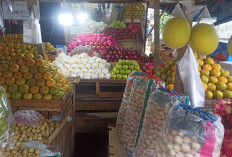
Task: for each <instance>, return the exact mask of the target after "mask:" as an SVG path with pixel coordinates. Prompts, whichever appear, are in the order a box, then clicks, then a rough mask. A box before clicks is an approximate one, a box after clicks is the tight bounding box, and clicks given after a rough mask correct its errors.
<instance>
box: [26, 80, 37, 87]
mask: <svg viewBox="0 0 232 157" xmlns="http://www.w3.org/2000/svg"><path fill="white" fill-rule="evenodd" d="M27 85H28V86H34V85H36V80H35V79H29V80H27Z"/></svg>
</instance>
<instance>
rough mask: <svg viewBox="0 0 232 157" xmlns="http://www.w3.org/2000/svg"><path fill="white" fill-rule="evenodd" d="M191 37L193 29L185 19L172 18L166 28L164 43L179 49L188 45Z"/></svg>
mask: <svg viewBox="0 0 232 157" xmlns="http://www.w3.org/2000/svg"><path fill="white" fill-rule="evenodd" d="M190 35H191V28H190V25H189V23H188V21H187V20H186V19H184V18H179V17H177V18H172V19H170V20H169V21H168V22H167V23H166V24H165V26H164V29H163V41H164V43H165V44H166V45H167V46H168V47H170V48H173V49H178V48H181V47H183V46H185V45H186V44H187V42H188V41H189V38H190Z"/></svg>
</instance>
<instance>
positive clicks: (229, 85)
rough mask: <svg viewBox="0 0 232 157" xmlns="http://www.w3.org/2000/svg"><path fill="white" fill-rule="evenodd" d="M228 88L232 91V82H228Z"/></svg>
mask: <svg viewBox="0 0 232 157" xmlns="http://www.w3.org/2000/svg"><path fill="white" fill-rule="evenodd" d="M226 89H227V90H230V91H232V83H227V85H226Z"/></svg>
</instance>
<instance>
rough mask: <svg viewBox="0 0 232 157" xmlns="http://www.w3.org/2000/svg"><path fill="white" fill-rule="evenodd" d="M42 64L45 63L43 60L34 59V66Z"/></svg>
mask: <svg viewBox="0 0 232 157" xmlns="http://www.w3.org/2000/svg"><path fill="white" fill-rule="evenodd" d="M44 64H45V62H44V61H43V60H36V61H35V65H36V66H43V65H44Z"/></svg>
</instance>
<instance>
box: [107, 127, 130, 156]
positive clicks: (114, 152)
mask: <svg viewBox="0 0 232 157" xmlns="http://www.w3.org/2000/svg"><path fill="white" fill-rule="evenodd" d="M108 128H109V146H108V154H109V157H126V156H127V155H126V151H125V150H124V148H123V146H122V143H121V142H120V141H119V138H118V135H117V131H116V127H115V126H112V125H109V126H108Z"/></svg>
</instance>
